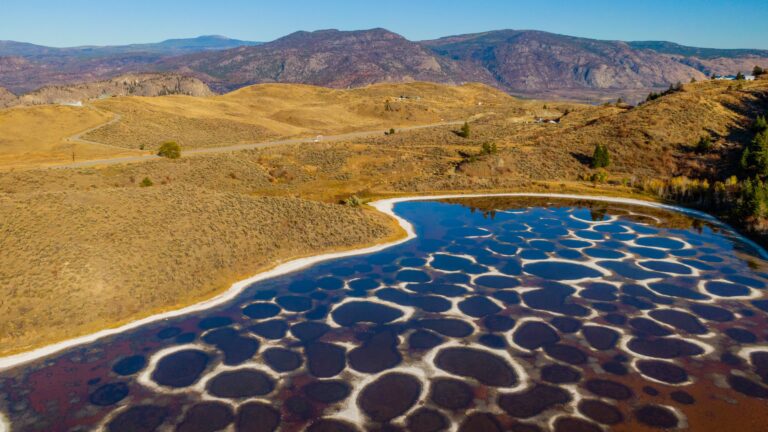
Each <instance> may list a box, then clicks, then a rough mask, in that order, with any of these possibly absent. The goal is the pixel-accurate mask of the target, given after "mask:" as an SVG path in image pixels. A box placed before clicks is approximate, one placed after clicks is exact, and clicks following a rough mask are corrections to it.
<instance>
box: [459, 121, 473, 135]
mask: <svg viewBox="0 0 768 432" xmlns="http://www.w3.org/2000/svg"><path fill="white" fill-rule="evenodd" d="M470 134H471V130H470V128H469V123H467V122H464V126H462V127H461V131H459V134H458V135H459V136H460V137H462V138H469V135H470Z"/></svg>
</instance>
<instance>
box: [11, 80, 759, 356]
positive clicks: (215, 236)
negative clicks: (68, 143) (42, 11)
mask: <svg viewBox="0 0 768 432" xmlns="http://www.w3.org/2000/svg"><path fill="white" fill-rule="evenodd" d="M401 96H403V97H402V98H401ZM767 102H768V80H765V79H760V80H757V81H755V82H739V83H734V82H716V81H707V82H700V83H695V84H687V85H685V86H683V87H682V88H681V89H680V90H679V91H677V92H674V93H672V94H668V95H666V96H663V97H661V98H659V99H656V100H654V101H650V102H648V103H645V104H642V105H640V106H637V107H630V106H627V105H618V106H616V105H609V106H590V105H579V104H573V103H556V102H544V101H534V100H519V99H515V98H513V97H509V96H507V95H505V94H503V93H501V92H498V91H495V90H492V89H490V88H488V87H485V86H481V85H467V86H461V87H450V86H441V85H435V84H419V83H414V84H407V85H389V84H388V85H377V86H373V87H368V88H364V89H359V90H349V91H339V90H328V89H319V88H316V87H309V86H294V85H265V86H256V87H250V88H245V89H242V90H239V91H237V92H234V93H231V94H227V95H223V96H216V97H201V98H195V97H189V96H162V97H157V98H142V97H118V98H110V99H105V100H103V101H98V102H94V103H93V107H84V108H74V107H59V106H39V107H21V108H12V109H7V110H3V111H0V118H5V120H4V121H5V122H6V123H4V125H7V126H3V127H2V128H0V130H1V131H3V133H5V131H7V130H9V129H8V127H11V126H13V125H20V126H18V127H19V129H17V132H15V133H14V134H12V135H6V136H5V137H4V140H2V141H0V143H3V144H2V146H3V147H2V148H3V154H11V155H14V154H15V155H16V156H9V157H7V158H6V159H5V167H6V168H7V169H6V170H5V171H4V172H3V173H1V174H0V221H2V222H1V223H0V231H2V233H1V234H2V235H0V239H2V240H0V269H2V272H3V274H2V275H0V293H2V294H3V295H2V298H3V299H4V300H3V301H2V303H0V316H1V317H2V318H0V323H1V324H2V325H0V329H2V332H3V333H2V334H0V341H1V342H2V354H8V353H11V352H18V351H22V350H25V349H28V348H30V347H33V346H39V345H42V344H45V343H48V342H52V341H56V340H61V339H63V338H69V337H73V336H76V335H80V334H84V333H87V332H89V331H92V330H94V329H96V328H102V327H105V326H114V325H117V324H119V323H123V322H126V321H129V320H131V319H135V318H138V317H142V316H147V315H149V314H151V313H153V312H157V311H160V310H166V309H170V308H176V307H178V306H181V305H187V304H191V303H194V302H195V301H199V300H201V299H203V298H207V297H210V296H211V295H213V294H214V293H216V292H220V291H222V290H223V289H225V288H226V287H227V286H228V285H229V284H230V283H231V282H233V281H235V280H237V279H240V278H243V277H244V276H247V275H251V274H253V273H256V272H257V271H258V270H259V269H262V268H265V267H268V266H270V265H274V264H275V263H276V262H279V261H284V260H286V259H289V258H291V257H296V256H303V255H310V254H315V253H317V252H320V251H326V250H335V249H342V248H351V247H355V246H359V245H363V244H370V243H374V242H378V241H383V240H384V239H387V238H393V237H395V236H397V235H398V232H397V231H396V230H395V228H394V225H393V224H392V223H391V221H389V220H387V219H386V218H384V217H383V216H381V215H379V214H377V213H375V212H373V211H370V210H365V207H352V206H348V205H341V204H340V203H342V202H343V201H345V200H347V199H349V198H350V197H352V196H356V197H358V198H360V200H362V201H365V200H366V199H371V198H377V197H383V196H396V195H405V194H426V193H432V192H438V191H439V192H448V191H451V192H467V191H489V192H490V191H499V192H502V191H552V192H571V191H575V192H583V193H590V194H603V195H621V196H630V195H632V196H643V197H645V198H646V199H655V198H664V197H660V196H659V195H658V194H657V193H656V191H654V190H652V188H651V187H649V185H652V184H655V183H653V182H654V181H663V180H665V179H667V180H668V179H670V178H673V177H677V176H683V175H685V176H688V177H690V178H697V179H698V178H701V179H710V180H711V181H715V180H716V179H718V178H722V179H725V178H726V177H727V176H729V175H730V174H731V173H732V170H733V168H732V167H733V163H732V162H733V159H734V158H735V155H736V153H737V152H738V151H737V150H738V149H740V148H741V146H743V145H744V142H745V140H748V139H749V135H748V130H749V128H750V125H751V124H752V122H753V120H754V117H755V115H756V114H757V113H761V112H765V111H766V108H768V103H767ZM46 115H47V116H48V117H45V116H46ZM116 115H119V119H118V120H115V121H113V122H112V123H110V124H109V125H108V126H106V127H102V128H98V129H95V130H93V131H91V132H90V133H87V134H85V136H84V137H83V139H86V140H92V141H94V142H95V141H98V142H102V143H104V144H105V145H101V144H95V143H94V144H90V146H92V147H90V149H91V150H93V149H95V148H96V147H98V146H100V145H101V146H102V147H103V148H104V149H107V148H109V149H110V150H109V151H112V152H114V153H111V154H108V155H106V154H105V155H103V156H102V155H97V154H91V155H90V156H91V157H98V158H101V157H104V158H107V157H114V156H117V155H120V154H122V152H134V153H136V152H139V153H140V152H141V150H137V149H140V148H141V145H142V144H145V152H148V151H149V149H154V148H156V146H157V145H158V144H159V143H160V142H162V141H163V140H167V139H175V140H178V141H179V142H180V143H182V144H183V146H182V157H181V158H180V159H177V160H170V159H155V160H150V161H145V162H137V163H132V164H117V165H109V166H104V167H94V168H60V169H34V168H35V167H34V166H32V165H33V164H30V163H26V164H21V163H20V161H22V160H24V161H28V160H33V161H36V162H35V164H37V167H43V166H47V165H50V164H52V163H58V164H62V163H66V162H67V161H66V157H65V156H66V153H65V152H63V150H62V148H61V147H57V145H58V146H64V145H65V144H62V141H61V140H62V139H64V138H65V137H67V136H69V135H71V134H75V133H77V132H78V131H83V130H87V129H90V128H93V127H95V125H98V124H103V123H104V122H108V121H110V119H112V120H114V119H115V118H116ZM38 116H42V117H40V118H39V119H38V120H36V121H38V122H39V123H29V121H30V119H31V118H37V117H38ZM462 119H467V120H470V122H469V125H470V128H471V133H470V135H469V137H461V136H459V134H458V133H457V132H458V130H459V126H458V125H457V126H453V125H451V126H436V127H433V128H426V129H420V130H413V131H404V132H396V133H395V134H393V135H386V136H385V135H384V134H383V133H380V134H378V135H376V136H370V137H365V138H359V139H354V140H350V141H342V142H317V143H314V142H312V143H301V144H292V145H279V146H272V147H268V148H256V149H249V150H241V151H227V152H222V153H212V154H189V155H184V153H183V149H185V148H187V149H188V148H196V147H206V146H216V145H223V144H232V143H237V142H246V141H250V140H260V139H267V138H272V137H288V136H307V135H309V136H312V135H313V134H332V133H343V132H348V131H354V130H368V129H374V130H375V129H381V130H382V131H383V130H384V129H387V128H389V127H393V128H396V127H399V126H404V125H415V124H430V123H435V122H440V121H441V120H462ZM537 119H538V120H537ZM540 119H545V120H552V121H553V122H552V123H550V122H548V121H541V120H540ZM55 121H61V124H60V125H58V126H55V127H48V128H41V127H34V125H35V124H40V125H42V124H54V125H56V124H57V123H55ZM73 125H76V127H75V126H73ZM173 125H181V126H184V127H176V128H174V127H173ZM235 125H237V126H235ZM705 134H706V135H709V136H711V137H712V139H713V141H714V145H713V147H712V149H711V150H710V151H709V152H708V153H706V154H699V153H696V152H694V150H693V149H694V146H695V144H696V141H697V140H698V139H699V138H700V137H701V136H702V135H705ZM10 138H13V139H10ZM41 138H44V139H41ZM44 143H46V144H44ZM598 143H599V144H605V145H606V146H607V147H608V148H609V151H610V154H611V157H612V161H613V163H612V165H611V166H610V167H609V168H608V169H607V170H606V173H605V178H602V179H598V180H596V179H595V178H593V177H591V176H593V175H594V174H595V173H597V172H599V170H593V169H592V168H590V167H589V159H590V157H591V154H592V150H593V148H594V146H595V144H598ZM82 145H86V144H82ZM30 148H34V149H35V152H37V154H39V156H37V159H31V158H30V154H32V152H31V151H30ZM64 148H65V147H64ZM483 148H486V149H491V150H487V151H483ZM84 151H85V150H80V151H78V152H79V153H80V154H82V153H83V152H84ZM93 151H95V150H93ZM104 151H105V152H106V151H107V150H104ZM25 152H27V153H25ZM78 157H82V156H78ZM13 164H18V166H16V168H15V169H14V170H10V169H9V168H10V167H12V166H13ZM21 168H24V169H21ZM95 293H98V295H95ZM73 311H77V313H74V312H73Z"/></svg>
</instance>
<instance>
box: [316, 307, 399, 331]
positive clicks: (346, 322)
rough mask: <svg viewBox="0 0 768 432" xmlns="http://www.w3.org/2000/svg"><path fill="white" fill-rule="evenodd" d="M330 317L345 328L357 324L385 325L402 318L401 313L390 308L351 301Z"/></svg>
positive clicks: (337, 309)
mask: <svg viewBox="0 0 768 432" xmlns="http://www.w3.org/2000/svg"><path fill="white" fill-rule="evenodd" d="M331 316H332V317H333V320H334V321H335V322H336V323H337V324H339V325H341V326H345V327H351V326H354V325H355V324H357V323H372V324H385V323H388V322H392V321H394V320H396V319H398V318H400V317H402V316H403V312H402V311H400V310H399V309H395V308H393V307H390V306H386V305H382V304H379V303H372V302H365V301H351V302H348V303H344V304H343V305H341V306H339V307H338V308H336V309H335V310H334V311H333V312H332V313H331Z"/></svg>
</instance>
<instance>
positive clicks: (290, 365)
mask: <svg viewBox="0 0 768 432" xmlns="http://www.w3.org/2000/svg"><path fill="white" fill-rule="evenodd" d="M262 355H263V356H264V360H265V361H266V363H267V365H268V366H269V367H270V368H272V370H274V371H276V372H289V371H292V370H296V369H298V368H299V367H301V364H302V363H303V362H304V360H303V359H302V358H301V355H300V354H299V353H297V352H295V351H291V350H289V349H285V348H269V349H268V350H266V351H264V353H263V354H262Z"/></svg>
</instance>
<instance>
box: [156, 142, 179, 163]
mask: <svg viewBox="0 0 768 432" xmlns="http://www.w3.org/2000/svg"><path fill="white" fill-rule="evenodd" d="M157 155H158V156H161V157H165V158H168V159H178V158H180V157H181V146H180V145H179V144H178V143H177V142H176V141H166V142H164V143H163V144H162V145H161V146H160V150H158V151H157Z"/></svg>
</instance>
